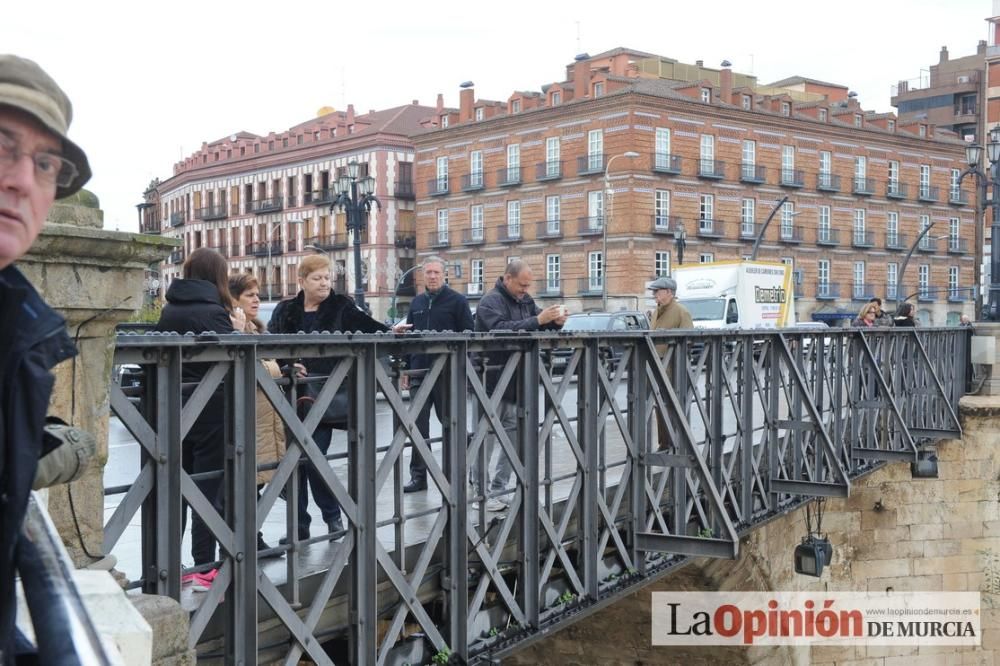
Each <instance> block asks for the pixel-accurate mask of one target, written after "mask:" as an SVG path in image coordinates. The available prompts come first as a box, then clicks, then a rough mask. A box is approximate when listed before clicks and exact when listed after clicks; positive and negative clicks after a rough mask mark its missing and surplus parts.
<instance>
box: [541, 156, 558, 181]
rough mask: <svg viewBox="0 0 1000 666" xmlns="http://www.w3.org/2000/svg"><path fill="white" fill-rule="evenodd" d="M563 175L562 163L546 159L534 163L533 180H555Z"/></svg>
mask: <svg viewBox="0 0 1000 666" xmlns="http://www.w3.org/2000/svg"><path fill="white" fill-rule="evenodd" d="M562 176H563V163H562V162H561V161H559V160H546V161H544V162H539V163H538V164H536V165H535V180H557V179H559V178H562Z"/></svg>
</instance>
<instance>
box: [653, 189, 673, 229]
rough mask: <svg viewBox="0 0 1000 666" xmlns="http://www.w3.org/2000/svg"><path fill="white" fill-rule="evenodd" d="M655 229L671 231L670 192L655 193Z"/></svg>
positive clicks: (660, 191) (657, 191)
mask: <svg viewBox="0 0 1000 666" xmlns="http://www.w3.org/2000/svg"><path fill="white" fill-rule="evenodd" d="M653 228H655V229H656V230H657V231H668V230H669V229H670V191H669V190H656V191H655V192H653Z"/></svg>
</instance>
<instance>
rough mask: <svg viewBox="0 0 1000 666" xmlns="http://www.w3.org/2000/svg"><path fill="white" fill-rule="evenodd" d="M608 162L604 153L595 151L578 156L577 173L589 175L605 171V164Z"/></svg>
mask: <svg viewBox="0 0 1000 666" xmlns="http://www.w3.org/2000/svg"><path fill="white" fill-rule="evenodd" d="M606 164H607V157H605V155H604V153H594V154H592V155H584V156H583V157H578V158H576V175H578V176H588V175H591V174H595V173H601V174H603V173H604V166H605V165H606Z"/></svg>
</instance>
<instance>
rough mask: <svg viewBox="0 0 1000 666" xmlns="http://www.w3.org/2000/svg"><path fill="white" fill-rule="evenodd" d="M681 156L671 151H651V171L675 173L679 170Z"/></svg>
mask: <svg viewBox="0 0 1000 666" xmlns="http://www.w3.org/2000/svg"><path fill="white" fill-rule="evenodd" d="M681 164H682V158H681V156H680V155H674V154H673V153H653V171H655V172H656V173H668V174H673V175H677V174H679V173H680V172H681Z"/></svg>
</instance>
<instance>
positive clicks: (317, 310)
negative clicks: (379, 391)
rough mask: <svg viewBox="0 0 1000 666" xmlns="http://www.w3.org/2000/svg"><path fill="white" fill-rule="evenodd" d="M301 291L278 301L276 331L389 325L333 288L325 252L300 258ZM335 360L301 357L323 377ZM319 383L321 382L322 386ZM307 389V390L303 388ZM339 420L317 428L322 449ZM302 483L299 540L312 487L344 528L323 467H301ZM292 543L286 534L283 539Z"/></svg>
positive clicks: (335, 529) (328, 519)
mask: <svg viewBox="0 0 1000 666" xmlns="http://www.w3.org/2000/svg"><path fill="white" fill-rule="evenodd" d="M298 274H299V287H301V291H299V293H298V295H296V296H295V298H291V299H288V300H286V301H282V302H280V303H278V305H277V307H275V308H274V313H273V314H272V315H271V321H270V323H269V324H268V330H269V331H270V332H271V333H298V332H300V331H301V332H304V333H317V332H323V331H329V332H330V333H336V332H342V333H344V332H349V333H355V332H357V333H379V332H386V331H388V330H389V328H388V327H387V326H385V325H384V324H382V323H380V322H378V321H376V320H374V319H372V318H371V317H369V316H368V315H367V314H365V313H364V312H362V311H361V310H359V309H358V308H357V306H355V304H354V301H352V300H351V299H349V298H347V297H346V296H342V295H340V294H337V293H334V291H333V289H332V286H331V283H330V259H329V258H328V257H327V256H326V255H318V254H317V255H311V256H308V257H306V258H304V259H303V260H302V261H301V262H300V263H299V270H298ZM407 328H409V325H406V324H402V325H399V326H397V327H396V329H393V330H405V329H407ZM335 366H336V362H335V361H334V360H332V359H324V358H311V359H306V360H305V361H302V362H300V367H299V371H300V372H303V371H304V372H303V374H304V375H305V376H310V377H319V376H322V375H329V374H330V373H331V372H332V371H333V369H334V367H335ZM317 388H318V387H317ZM302 392H304V391H302ZM333 430H334V425H333V424H332V423H331V422H326V423H324V422H320V424H319V425H318V426H316V430H315V431H314V432H313V440H314V441H315V442H316V445H317V446H318V447H319V450H320V451H321V452H322V453H323V454H324V455H326V452H327V450H329V448H330V439H331V438H332V436H333ZM299 473H300V474H301V482H300V483H299V497H298V507H299V533H298V538H299V540H305V539H308V538H309V524H310V523H311V522H312V518H311V517H310V516H309V491H308V489H307V482H308V485H309V486H311V487H312V493H313V498H314V499H315V500H316V504H317V505H318V506H319V509H320V511H321V512H322V514H323V522H325V523H326V526H327V528H328V529H329V532H330V533H331V534H338V533H340V532H343V530H344V525H343V521H342V520H341V517H340V504H339V503H338V502H337V499H336V498H335V497H334V496H333V493H331V492H330V490H329V489H328V488H327V487H326V484H325V483H324V482H323V481H322V479H321V477H320V475H319V472H317V470H316V468H315V467H313V466H312V465H311V464H306V465H305V466H304V467H300V468H299ZM281 542H282V543H287V540H286V539H282V540H281Z"/></svg>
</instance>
